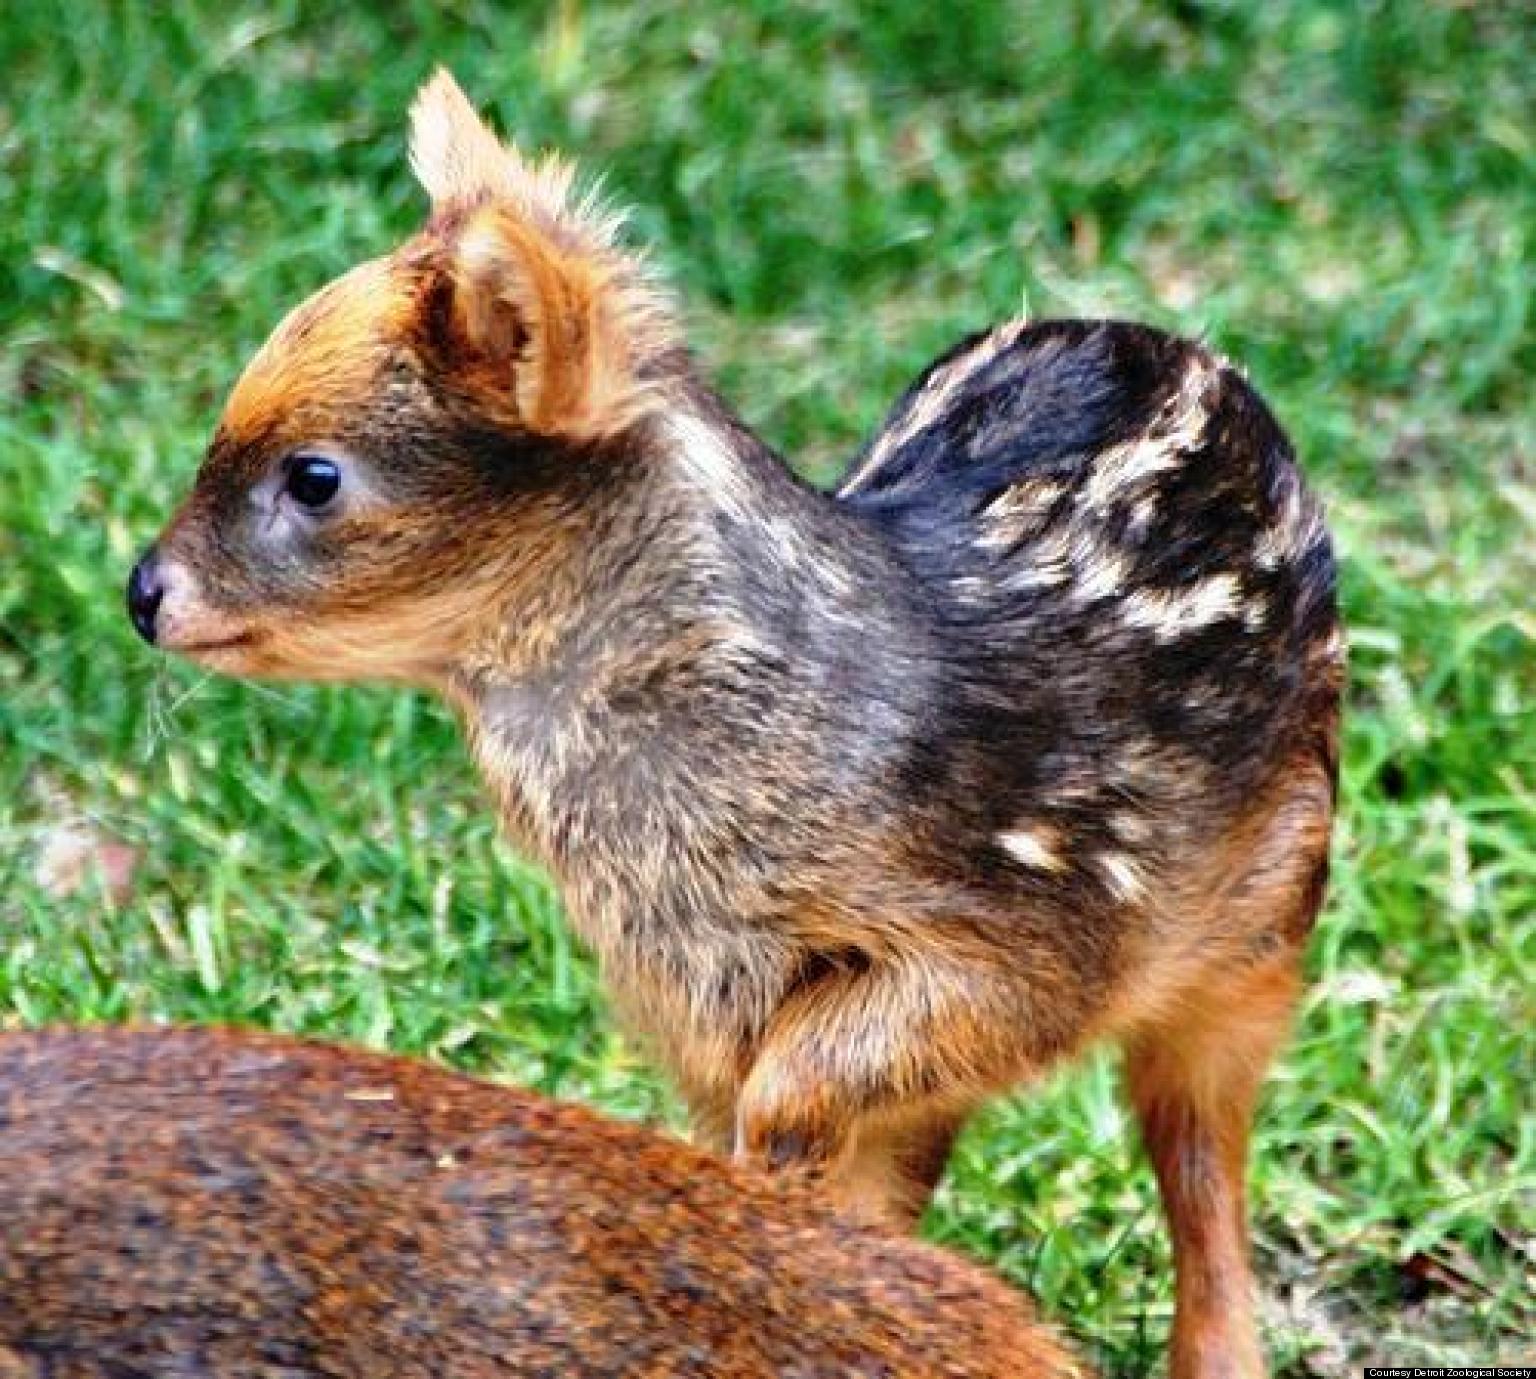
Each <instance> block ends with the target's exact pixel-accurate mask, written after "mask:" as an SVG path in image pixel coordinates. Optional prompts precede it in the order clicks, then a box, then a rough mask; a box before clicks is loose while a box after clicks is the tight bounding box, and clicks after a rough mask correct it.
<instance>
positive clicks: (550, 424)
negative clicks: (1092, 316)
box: [129, 74, 1343, 1379]
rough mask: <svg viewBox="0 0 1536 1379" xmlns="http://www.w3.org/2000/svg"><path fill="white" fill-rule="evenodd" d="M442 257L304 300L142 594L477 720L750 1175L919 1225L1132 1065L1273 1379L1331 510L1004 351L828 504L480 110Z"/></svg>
mask: <svg viewBox="0 0 1536 1379" xmlns="http://www.w3.org/2000/svg"><path fill="white" fill-rule="evenodd" d="M413 118H414V124H413V137H412V147H411V158H412V163H413V165H414V167H415V169H416V172H417V175H418V176H419V177H420V179H421V181H422V182H423V183H424V184H425V187H426V189H427V191H428V192H429V194H430V196H431V201H432V212H431V216H430V219H429V220H428V221H427V224H426V226H425V228H424V229H423V230H422V231H421V232H420V233H418V234H417V235H416V236H415V237H414V238H412V239H411V240H409V241H408V242H407V243H406V244H405V245H404V246H403V247H401V248H399V249H398V250H396V251H395V252H394V253H392V254H390V255H388V256H387V257H384V258H380V259H376V260H374V261H372V262H370V263H366V264H364V265H362V266H361V267H359V268H356V269H354V270H353V271H351V272H350V273H348V274H346V275H345V276H344V277H342V278H340V279H339V280H338V281H336V282H334V283H332V284H331V285H330V286H328V287H326V288H325V289H323V290H322V291H321V292H320V293H319V294H318V295H317V296H315V297H313V298H311V299H310V300H309V301H307V302H305V303H304V304H303V305H301V306H300V307H298V308H297V310H295V311H294V312H293V313H292V314H291V315H290V316H289V317H288V318H287V319H286V320H285V321H283V323H282V324H281V325H280V326H279V327H278V328H277V331H276V333H275V334H274V335H273V336H272V338H271V339H270V340H269V341H268V342H267V343H266V344H265V345H264V346H263V347H262V349H261V350H260V352H259V353H258V354H257V355H256V356H255V358H254V359H253V360H252V362H251V363H250V365H249V367H248V368H247V370H246V372H245V374H244V375H243V377H242V378H241V379H240V381H239V383H238V385H237V386H236V388H235V390H234V393H233V395H232V396H231V398H230V400H229V403H228V406H227V409H226V411H225V413H224V416H223V419H222V421H221V424H220V426H219V428H218V431H217V434H216V435H215V437H214V439H213V442H212V446H211V448H210V450H209V452H208V455H207V458H206V460H205V461H204V464H203V467H202V470H201V472H200V473H199V475H198V478H197V482H196V485H195V487H194V489H193V491H192V493H191V495H190V496H189V497H188V499H187V500H186V502H185V503H184V504H183V506H182V507H181V508H180V510H179V511H178V512H177V513H176V515H175V516H174V518H173V519H172V521H171V522H170V524H169V526H168V528H167V529H166V531H165V533H164V534H163V535H162V537H161V539H160V540H159V542H158V543H157V545H156V546H155V547H154V548H153V549H152V550H151V551H150V552H149V553H148V554H147V555H146V556H145V557H144V559H143V561H142V562H141V563H140V565H139V566H138V567H137V569H136V570H135V571H134V574H133V577H132V580H131V581H130V588H129V603H130V607H131V611H132V615H133V618H134V620H135V622H136V623H137V625H138V627H139V629H140V631H141V632H142V633H143V634H144V635H145V636H146V637H147V638H149V639H150V640H151V641H155V642H158V643H159V644H160V645H162V646H164V647H165V648H167V649H169V650H172V651H176V652H180V653H181V654H183V655H186V656H190V657H192V658H193V659H194V660H196V661H198V662H200V663H201V664H203V665H205V666H208V667H211V668H214V669H217V670H221V671H227V672H231V673H237V674H245V675H258V676H273V677H293V678H308V679H331V680H376V679H394V680H400V681H406V682H411V683H415V684H419V685H425V686H429V687H432V688H434V689H435V690H437V691H438V692H440V693H441V694H442V695H443V696H445V697H446V698H447V699H448V700H449V701H450V702H451V703H452V704H453V705H454V706H455V707H456V709H457V711H458V712H459V714H460V715H461V716H462V718H463V721H464V723H465V725H466V729H467V733H468V736H469V739H470V742H471V744H472V747H473V752H474V755H475V757H476V759H477V761H478V763H479V766H480V768H481V770H482V771H483V773H484V775H485V778H486V780H487V782H488V784H489V786H490V789H491V791H492V793H493V794H494V796H495V799H496V801H497V804H498V805H499V808H500V812H501V815H502V818H503V820H504V822H505V825H506V828H507V831H508V832H509V834H510V835H511V837H512V838H513V839H514V840H515V842H516V843H517V845H518V846H519V847H521V848H523V849H525V850H526V851H527V852H528V853H530V854H532V855H533V856H535V857H536V858H538V859H540V860H541V861H542V862H543V863H544V864H545V865H546V866H547V867H548V868H549V869H550V870H551V872H552V873H553V874H554V876H555V877H556V878H557V880H558V881H559V883H560V884H561V886H562V888H563V892H564V895H565V898H566V903H567V907H568V910H569V913H570V917H571V921H572V923H573V924H574V925H575V927H576V929H577V930H578V931H579V933H580V934H581V936H582V937H583V939H584V940H585V941H586V942H587V943H588V944H589V945H590V946H591V948H592V949H593V951H594V952H595V954H596V956H597V959H598V961H599V963H600V965H601V969H602V972H603V976H604V978H605V980H606V983H607V986H608V988H609V990H610V992H611V994H612V996H613V999H614V1001H615V1004H616V1006H617V1008H618V1010H619V1012H620V1013H621V1015H622V1017H623V1018H624V1019H625V1020H626V1021H627V1023H628V1024H629V1026H630V1027H631V1028H633V1029H634V1030H635V1031H637V1032H639V1033H640V1034H641V1035H643V1036H644V1037H645V1039H646V1040H647V1041H648V1042H649V1045H650V1046H651V1047H652V1048H653V1049H654V1050H655V1051H656V1053H657V1054H658V1055H659V1057H660V1058H662V1059H663V1060H664V1061H665V1063H666V1065H667V1066H668V1067H669V1068H670V1070H671V1072H672V1073H673V1075H674V1076H675V1077H676V1079H677V1081H678V1083H679V1084H680V1086H681V1088H682V1090H683V1092H684V1094H685V1095H686V1097H687V1099H688V1101H689V1103H690V1105H691V1108H692V1110H693V1113H694V1115H695V1117H696V1121H697V1124H698V1127H699V1130H700V1133H701V1135H703V1136H704V1137H705V1138H706V1139H707V1140H708V1141H709V1142H711V1143H715V1144H718V1145H720V1146H734V1147H735V1149H736V1150H737V1151H738V1152H739V1153H742V1154H744V1155H747V1156H750V1157H754V1158H758V1159H762V1160H765V1161H767V1162H770V1163H773V1164H788V1163H802V1164H808V1165H813V1166H816V1167H817V1168H819V1170H820V1172H821V1173H822V1175H823V1177H824V1180H825V1182H826V1183H827V1184H828V1186H829V1188H830V1189H831V1190H832V1191H833V1192H835V1193H836V1194H838V1195H839V1196H840V1197H841V1198H842V1199H843V1200H844V1201H847V1202H852V1203H856V1204H860V1205H862V1206H864V1207H867V1208H871V1209H873V1210H874V1211H876V1212H878V1213H882V1214H884V1215H885V1216H886V1217H887V1218H888V1219H891V1220H894V1221H898V1222H910V1221H912V1220H913V1219H914V1218H915V1217H916V1215H917V1213H918V1212H919V1211H920V1210H921V1209H922V1207H923V1205H924V1203H925V1202H926V1201H927V1199H928V1197H929V1194H930V1192H931V1190H932V1188H933V1186H934V1183H935V1180H936V1179H937V1178H938V1176H939V1174H940V1171H941V1169H942V1166H943V1164H944V1161H945V1158H946V1155H947V1153H948V1151H949V1148H950V1145H951V1143H952V1141H953V1139H954V1137H955V1134H956V1132H957V1131H958V1129H959V1128H960V1126H961V1123H962V1122H963V1121H964V1120H965V1119H966V1117H967V1115H968V1114H969V1113H970V1112H971V1111H972V1110H973V1108H975V1107H976V1106H977V1105H978V1103H979V1102H981V1101H982V1100H983V1099H984V1098H986V1097H987V1096H989V1095H990V1094H993V1093H996V1092H999V1091H1001V1090H1003V1089H1006V1088H1008V1087H1011V1086H1013V1085H1015V1084H1017V1083H1018V1082H1019V1081H1020V1080H1021V1079H1024V1078H1027V1077H1030V1076H1032V1075H1035V1074H1037V1073H1038V1072H1039V1071H1040V1070H1041V1069H1043V1068H1046V1067H1048V1066H1049V1065H1051V1064H1052V1063H1054V1062H1056V1061H1057V1060H1058V1059H1060V1058H1062V1057H1063V1056H1065V1055H1069V1054H1072V1053H1074V1052H1076V1051H1078V1050H1080V1049H1082V1048H1083V1047H1084V1046H1085V1045H1086V1044H1088V1043H1089V1042H1090V1041H1093V1040H1096V1039H1101V1038H1112V1039H1115V1040H1117V1041H1119V1042H1120V1043H1121V1044H1123V1046H1124V1048H1125V1050H1126V1053H1127V1068H1128V1078H1129V1084H1130V1095H1131V1100H1132V1102H1133V1104H1134V1106H1135V1108H1136V1111H1137V1115H1138V1117H1139V1120H1140V1124H1141V1128H1142V1132H1143V1134H1144V1137H1145V1140H1146V1143H1147V1146H1148V1149H1149V1150H1150V1153H1151V1157H1152V1161H1153V1164H1154V1166H1155V1168H1156V1171H1157V1175H1158V1180H1159V1183H1160V1185H1161V1188H1162V1193H1163V1198H1164V1201H1165V1203H1166V1207H1167V1212H1168V1217H1169V1221H1170V1224H1171V1228H1172V1234H1173V1242H1174V1250H1175V1259H1176V1267H1177V1274H1178V1307H1177V1315H1176V1318H1175V1323H1174V1341H1173V1347H1174V1365H1173V1368H1174V1374H1175V1376H1176V1379H1194V1376H1217V1375H1222V1376H1235V1375H1255V1374H1258V1373H1261V1372H1262V1369H1263V1363H1262V1358H1261V1355H1260V1351H1259V1347H1258V1342H1257V1339H1256V1335H1255V1328H1254V1323H1253V1310H1252V1302H1251V1299H1250V1292H1251V1278H1250V1273H1249V1266H1248V1262H1247V1241H1246V1237H1247V1230H1246V1225H1245V1221H1244V1185H1243V1179H1244V1159H1245V1149H1246V1143H1247V1137H1248V1131H1249V1125H1250V1121H1251V1118H1252V1114H1253V1109H1254V1102H1255V1097H1256V1094H1257V1092H1258V1089H1259V1086H1260V1083H1261V1081H1262V1079H1263V1076H1264V1073H1265V1069H1266V1065H1267V1064H1268V1063H1269V1061H1270V1058H1271V1056H1272V1054H1273V1053H1274V1051H1275V1048H1276V1046H1277V1044H1278V1043H1279V1042H1280V1041H1281V1039H1282V1038H1283V1037H1284V1033H1285V1030H1286V1026H1287V1024H1288V1020H1289V1016H1290V1012H1291V1009H1292V1005H1293V1002H1294V1000H1295V996H1296V991H1297V984H1298V967H1299V962H1300V956H1301V952H1302V948H1303V945H1304V942H1305V940H1306V937H1307V934H1308V931H1309V929H1310V928H1311V926H1312V923H1313V920H1314V918H1315V916H1316V914H1317V910H1318V907H1319V904H1320V901H1321V898H1322V894H1323V888H1324V881H1325V875H1326V869H1327V854H1328V835H1329V828H1330V821H1331V815H1332V809H1333V797H1334V785H1335V774H1336V766H1335V757H1336V747H1335V741H1336V735H1337V720H1338V701H1339V692H1340V682H1341V678H1342V666H1343V642H1342V636H1341V633H1340V629H1339V624H1338V620H1337V614H1336V610H1335V600H1334V566H1333V558H1332V554H1331V551H1330V547H1329V541H1328V536H1327V533H1326V531H1325V529H1324V525H1323V521H1322V517H1321V513H1320V510H1319V507H1318V504H1317V503H1316V501H1315V500H1314V499H1313V498H1312V497H1311V496H1310V495H1309V493H1308V492H1307V490H1306V489H1305V487H1304V486H1303V483H1302V479H1301V476H1300V474H1299V472H1298V470H1297V467H1296V464H1295V461H1294V458H1293V456H1292V453H1291V450H1290V447H1289V446H1288V444H1287V442H1286V440H1285V437H1284V436H1283V434H1282V433H1281V431H1280V429H1279V427H1278V426H1277V424H1276V422H1275V420H1274V419H1273V417H1272V416H1271V415H1270V413H1269V411H1268V410H1267V409H1266V407H1265V406H1264V404H1263V402H1262V401H1261V400H1260V399H1259V398H1258V397H1257V395H1256V394H1255V393H1254V392H1253V390H1252V389H1251V388H1250V387H1249V386H1248V385H1247V383H1245V382H1244V380H1243V379H1242V377H1241V376H1240V375H1239V374H1238V373H1237V372H1235V371H1234V370H1233V369H1232V368H1231V367H1230V366H1229V365H1227V364H1226V363H1224V362H1223V361H1222V360H1220V359H1218V358H1216V357H1215V356H1213V355H1212V354H1210V353H1209V352H1207V351H1206V350H1205V349H1203V348H1201V347H1200V346H1198V345H1195V344H1191V343H1189V342H1187V341H1183V340H1179V339H1175V338H1172V337H1170V336H1167V335H1164V334H1161V333H1159V332H1157V331H1154V330H1149V329H1145V328H1142V327H1139V326H1134V325H1126V324H1118V323H1114V322H1103V321H1065V322H1043V323H1036V324H1026V323H1024V322H1022V321H1015V322H1010V323H1008V324H1005V325H1002V326H999V327H997V328H996V329H993V330H991V331H988V332H986V333H984V334H980V335H976V336H974V337H972V338H971V339H968V340H966V341H964V342H962V343H961V344H960V345H958V346H956V347H955V348H954V349H953V350H951V351H950V352H949V353H948V354H947V355H945V356H944V357H943V358H941V359H940V360H938V361H937V362H936V363H935V364H933V365H932V366H931V367H930V368H929V369H928V370H927V371H926V372H925V373H924V374H923V375H922V376H921V377H920V378H919V379H918V381H917V382H916V383H915V384H914V385H913V386H912V388H911V389H910V390H909V391H908V392H907V393H906V395H905V396H904V397H902V398H901V399H900V400H899V401H898V402H897V404H896V406H895V408H894V409H893V410H892V412H891V413H890V415H889V416H888V417H887V418H886V421H885V423H884V425H883V427H882V428H881V430H880V431H879V433H878V434H877V435H876V437H875V438H874V440H873V441H872V443H871V444H870V445H869V446H868V448H867V449H866V450H865V452H864V453H863V455H862V456H860V457H859V458H858V459H857V461H856V462H855V464H854V465H853V468H852V470H851V472H850V475H849V477H848V478H847V479H846V480H845V482H844V483H843V484H842V486H841V487H840V488H839V489H838V491H837V492H836V493H835V494H831V495H829V494H825V493H821V492H818V491H814V490H812V489H811V488H809V487H807V486H805V485H803V484H802V483H800V482H798V481H797V480H796V479H795V477H794V476H793V475H792V474H791V473H790V471H789V470H788V469H787V468H786V466H785V465H784V464H783V462H782V461H781V460H780V459H779V458H778V457H777V456H776V455H775V454H774V453H773V452H772V451H771V450H770V449H769V448H768V446H767V445H766V444H764V442H762V441H761V440H759V439H758V438H757V437H755V436H754V435H753V434H752V433H751V432H750V431H749V430H747V429H746V427H745V426H744V425H743V424H742V423H741V422H740V421H739V420H737V419H736V417H735V416H734V415H733V414H732V413H731V412H730V410H729V409H728V408H727V406H726V405H725V404H724V403H723V402H722V401H721V400H720V398H719V397H718V396H717V395H716V394H715V393H714V392H713V391H711V389H710V388H709V386H708V384H707V383H705V382H704V381H703V379H702V378H701V377H700V374H699V372H698V371H697V369H696V368H695V366H694V364H693V362H692V360H691V359H690V357H689V355H688V354H687V352H686V351H685V350H684V348H683V347H682V345H681V344H680V343H679V341H678V336H677V332H676V329H675V327H674V324H673V317H672V312H671V310H670V308H669V306H668V303H667V299H666V297H665V296H664V295H663V293H662V292H661V290H660V289H659V287H658V286H657V284H656V283H655V282H654V281H653V279H652V278H651V276H650V275H649V274H648V272H647V271H646V269H645V267H644V265H643V264H642V263H641V262H640V261H639V260H638V259H637V258H636V257H635V256H634V255H633V254H632V253H630V252H628V251H626V250H625V249H624V248H623V247H621V244H620V242H619V240H618V238H617V226H616V223H615V220H614V218H613V217H612V216H610V215H608V214H606V213H605V212H603V211H602V210H601V209H600V208H598V207H597V206H596V205H594V203H593V202H592V201H591V200H590V199H584V198H582V197H579V196H576V195H574V194H573V192H572V179H571V174H570V172H569V171H568V169H567V168H566V167H564V166H563V165H562V164H560V163H558V162H554V161H545V162H530V161H527V160H525V159H524V158H523V157H522V156H520V155H519V154H518V153H517V151H516V150H515V149H513V148H511V147H508V146H506V145H504V144H502V143H500V142H499V141H498V140H497V139H496V137H495V136H494V135H493V134H492V133H491V132H490V131H489V129H488V128H487V127H486V126H485V125H484V124H483V123H481V121H480V120H479V118H478V117H477V116H476V114H475V112H474V111H473V109H472V108H471V107H470V105H469V104H468V102H467V101H466V100H465V98H464V96H463V94H462V93H461V92H460V90H459V89H458V87H457V86H455V85H454V83H453V81H452V80H451V79H450V78H449V77H448V76H447V75H446V74H442V75H439V76H438V77H437V78H435V79H434V80H433V81H432V82H431V83H430V84H429V85H428V86H427V87H426V88H425V90H424V91H423V92H422V94H421V96H420V97H419V99H418V102H417V104H416V107H415V110H414V112H413Z"/></svg>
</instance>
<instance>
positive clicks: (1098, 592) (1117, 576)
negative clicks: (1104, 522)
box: [1072, 547, 1131, 600]
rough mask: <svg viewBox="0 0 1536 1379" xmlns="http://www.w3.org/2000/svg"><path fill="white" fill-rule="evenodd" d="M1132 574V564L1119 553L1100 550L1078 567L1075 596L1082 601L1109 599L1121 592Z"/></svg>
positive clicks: (1086, 558) (1074, 589)
mask: <svg viewBox="0 0 1536 1379" xmlns="http://www.w3.org/2000/svg"><path fill="white" fill-rule="evenodd" d="M1130 572H1131V562H1130V561H1129V560H1127V559H1126V558H1125V556H1124V555H1122V554H1121V553H1120V552H1119V551H1111V550H1106V549H1104V548H1102V547H1101V548H1098V549H1096V550H1094V551H1093V552H1092V553H1091V554H1089V555H1087V556H1086V557H1085V558H1084V559H1083V560H1082V561H1081V562H1080V563H1079V564H1078V567H1077V583H1076V585H1074V586H1073V590H1072V593H1073V595H1074V596H1075V597H1076V598H1078V599H1082V600H1091V599H1107V598H1111V597H1113V596H1114V595H1115V594H1118V593H1119V592H1120V586H1121V585H1123V584H1124V583H1125V580H1126V578H1127V576H1128V575H1129V574H1130Z"/></svg>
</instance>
